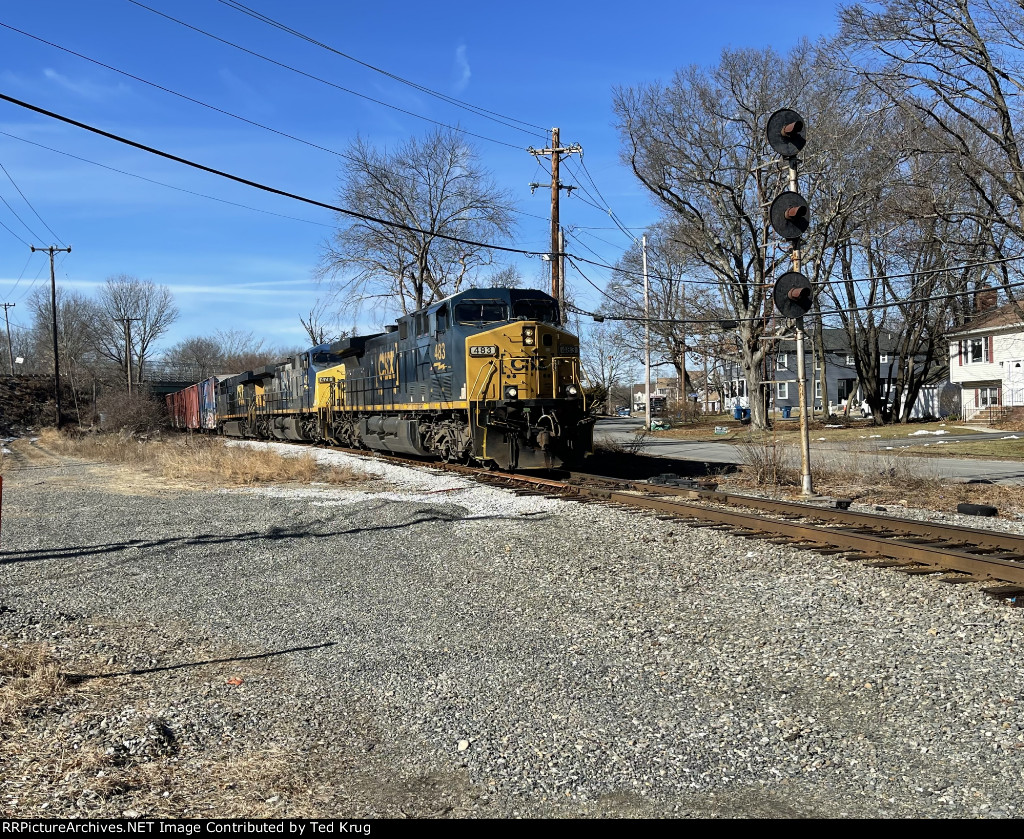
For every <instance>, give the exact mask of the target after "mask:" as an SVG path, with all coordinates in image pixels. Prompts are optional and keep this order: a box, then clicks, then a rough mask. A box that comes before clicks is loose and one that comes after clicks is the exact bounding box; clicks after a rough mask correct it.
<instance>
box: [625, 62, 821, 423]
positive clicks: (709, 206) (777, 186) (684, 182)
mask: <svg viewBox="0 0 1024 839" xmlns="http://www.w3.org/2000/svg"><path fill="white" fill-rule="evenodd" d="M810 60H811V49H810V47H808V46H807V45H801V46H798V47H797V48H796V49H795V50H794V51H793V52H792V53H791V54H789V55H787V56H780V55H779V54H778V53H776V52H775V51H774V50H771V49H766V50H761V51H757V50H735V51H733V50H726V51H724V52H723V53H722V57H721V60H720V61H719V63H718V64H717V65H716V66H714V67H712V68H710V69H709V68H703V67H698V66H691V67H687V68H685V69H683V70H680V71H678V72H677V73H676V74H675V76H674V78H673V80H672V82H671V84H669V85H667V86H662V85H660V84H651V85H641V86H639V87H636V88H630V89H620V90H617V91H616V93H615V99H614V109H615V113H616V116H617V117H618V127H619V131H620V135H621V137H622V141H623V157H624V159H625V161H626V162H627V163H628V164H629V165H630V167H631V168H632V170H633V172H634V174H635V175H636V176H637V178H638V179H639V180H640V182H641V183H642V184H643V185H644V186H645V187H646V188H647V189H648V190H649V191H650V192H651V193H652V194H653V195H654V196H655V198H656V199H657V201H658V202H659V203H660V204H661V206H662V207H663V208H664V209H665V211H666V213H667V214H668V216H669V220H670V222H671V227H672V238H673V241H674V244H675V245H676V246H677V247H678V248H679V253H680V259H681V261H683V262H684V263H685V264H686V266H687V270H688V271H690V272H691V276H693V277H694V278H695V279H702V280H714V281H715V282H717V284H718V289H719V292H720V295H721V301H722V305H723V307H724V309H725V311H726V313H727V314H728V316H729V317H730V318H731V319H734V320H736V322H737V324H738V326H737V331H738V334H739V337H740V348H739V356H740V357H739V361H740V364H741V366H742V368H743V371H744V375H745V378H746V380H747V385H748V392H749V393H750V395H751V418H752V422H753V424H754V425H755V427H759V428H763V427H765V426H766V424H767V410H766V407H767V404H766V400H767V396H768V393H767V388H766V387H765V386H764V381H765V371H764V363H765V359H766V353H767V352H768V349H767V347H766V342H765V341H764V340H762V339H763V338H764V337H765V336H766V335H768V334H769V333H770V331H771V329H770V324H769V320H770V317H771V315H772V312H771V302H770V294H769V289H770V287H771V284H772V282H773V280H774V275H775V273H776V268H777V267H778V265H779V264H781V261H782V258H783V256H784V254H783V252H782V251H780V250H777V249H776V245H777V243H776V242H775V241H772V240H771V239H770V237H769V219H768V207H769V204H770V202H771V199H772V198H773V197H774V196H775V195H776V194H777V193H778V192H780V191H781V190H782V188H783V180H782V176H781V173H780V172H779V171H778V168H777V167H774V168H772V167H766V166H764V165H762V164H764V163H765V160H766V157H767V152H766V143H765V140H764V130H765V125H766V124H767V121H768V117H769V116H770V115H771V114H772V113H773V112H774V111H775V110H777V109H778V108H779V107H781V106H782V105H785V104H790V105H794V104H798V103H799V101H800V99H801V98H802V93H803V91H804V88H805V87H806V86H807V85H808V75H805V74H808V73H810V72H811V71H810V68H809V66H808V65H809V64H810Z"/></svg>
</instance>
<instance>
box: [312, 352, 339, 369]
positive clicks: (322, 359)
mask: <svg viewBox="0 0 1024 839" xmlns="http://www.w3.org/2000/svg"><path fill="white" fill-rule="evenodd" d="M313 363H314V364H323V365H325V366H326V365H328V364H340V363H341V356H340V355H336V354H335V353H332V352H315V353H313Z"/></svg>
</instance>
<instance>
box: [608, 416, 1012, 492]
mask: <svg viewBox="0 0 1024 839" xmlns="http://www.w3.org/2000/svg"><path fill="white" fill-rule="evenodd" d="M642 427H643V420H640V419H634V418H632V417H627V418H609V419H601V420H598V423H597V428H596V430H595V433H594V437H595V440H598V441H600V440H602V439H607V440H611V441H614V442H618V443H622V444H626V443H628V442H629V441H631V440H632V439H634V435H635V434H636V433H637V431H639V430H640V429H641V428H642ZM869 433H870V432H869ZM924 436H925V435H921V436H920V437H908V438H907V439H908V440H909V441H913V445H911V444H910V443H908V444H906V445H908V448H905V449H900V448H893V449H891V450H888V449H885V447H886V446H903V445H905V444H904V443H903V442H902V440H900V441H898V442H897V441H892V440H870V439H868V440H859V441H857V442H858V444H860V445H858V446H857V447H855V448H852V449H851V447H850V444H849V443H833V444H822V443H820V442H818V441H815V440H812V441H811V464H812V469H814V468H818V467H821V468H825V469H830V470H832V469H849V470H851V471H856V472H861V473H864V474H868V475H872V474H878V473H880V472H882V471H886V470H888V469H892V468H893V467H894V463H895V462H896V459H897V458H898V462H899V468H901V469H903V468H909V469H913V471H914V473H915V474H917V475H920V476H921V477H933V478H950V479H952V480H955V481H970V480H989V481H993V482H994V483H1010V484H1024V462H1021V461H1012V460H970V459H966V458H963V459H961V458H955V457H913V456H908V455H910V454H911V452H912V451H913V449H915V448H917V447H918V446H917V445H916V444H917V443H921V444H923V443H926V442H930V443H932V444H934V443H935V441H936V440H937V439H942V440H946V441H947V442H954V441H957V440H968V441H974V440H984V439H993V438H995V439H1001V438H1004V437H1008V436H1010V433H1009V432H999V433H997V434H992V433H987V434H985V435H978V434H972V435H955V434H949V435H941V436H939V437H936V436H935V435H928V437H927V439H924V440H922V439H921V437H924ZM1020 436H1024V435H1020ZM787 448H788V449H789V452H788V454H789V457H790V459H791V461H792V462H793V463H794V464H798V463H799V457H800V452H799V448H798V447H797V446H795V445H792V446H788V447H787ZM872 449H874V450H872ZM642 451H643V452H644V454H649V455H655V456H657V457H671V458H678V459H680V460H694V461H700V462H704V463H723V464H726V463H732V464H741V463H744V462H745V457H744V449H743V445H742V444H739V445H734V444H732V443H716V442H713V441H707V442H700V441H694V440H669V439H665V438H657V437H656V438H652V439H648V440H647V441H645V443H644V446H643V449H642Z"/></svg>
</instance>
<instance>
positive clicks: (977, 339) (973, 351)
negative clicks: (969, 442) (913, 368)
mask: <svg viewBox="0 0 1024 839" xmlns="http://www.w3.org/2000/svg"><path fill="white" fill-rule="evenodd" d="M949 339H950V342H949V379H950V381H951V382H953V383H954V384H956V385H958V386H959V387H960V393H961V398H960V404H961V406H962V411H963V419H965V420H983V419H984V420H988V419H996V418H998V417H1000V416H1002V415H1003V414H1004V413H1005V412H1006V410H1007V409H1009V408H1014V407H1019V406H1024V319H1021V317H1020V316H1019V315H1018V314H1017V312H1016V311H1015V310H1014V307H1013V305H1012V304H1010V303H1007V304H1006V305H1004V306H1000V307H998V308H995V309H992V310H990V311H987V312H983V313H981V314H979V315H978V316H976V317H975V318H974V319H973V320H971V321H970V322H969V323H968V324H967V325H965V326H964V327H963V328H961V329H958V330H957V331H956V332H953V333H951V334H950V336H949Z"/></svg>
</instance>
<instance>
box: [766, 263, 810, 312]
mask: <svg viewBox="0 0 1024 839" xmlns="http://www.w3.org/2000/svg"><path fill="white" fill-rule="evenodd" d="M772 300H773V301H774V302H775V308H776V309H778V310H779V314H780V315H782V316H783V317H784V318H800V317H803V316H804V315H806V314H807V313H808V312H809V311H810V310H811V303H812V302H813V301H812V299H811V281H810V280H808V279H807V277H805V276H804V275H803V274H800V273H798V272H796V271H787V272H786V273H785V274H783V275H782V276H781V277H779V278H778V279H777V280H776V281H775V289H774V290H773V291H772Z"/></svg>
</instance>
